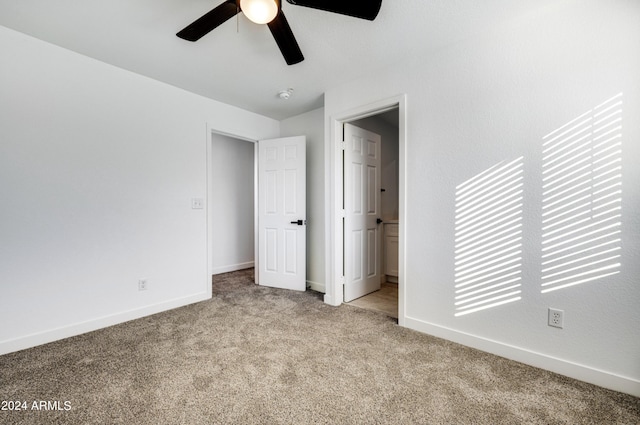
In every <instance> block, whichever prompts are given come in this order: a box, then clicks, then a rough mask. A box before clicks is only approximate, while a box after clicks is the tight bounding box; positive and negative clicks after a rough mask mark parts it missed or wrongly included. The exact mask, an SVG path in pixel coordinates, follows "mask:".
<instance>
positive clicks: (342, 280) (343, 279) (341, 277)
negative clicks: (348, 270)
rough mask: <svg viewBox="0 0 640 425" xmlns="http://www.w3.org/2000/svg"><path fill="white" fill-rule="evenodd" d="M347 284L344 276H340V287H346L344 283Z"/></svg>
mask: <svg viewBox="0 0 640 425" xmlns="http://www.w3.org/2000/svg"><path fill="white" fill-rule="evenodd" d="M345 282H346V280H345V278H344V276H340V285H342V286H344V283H345Z"/></svg>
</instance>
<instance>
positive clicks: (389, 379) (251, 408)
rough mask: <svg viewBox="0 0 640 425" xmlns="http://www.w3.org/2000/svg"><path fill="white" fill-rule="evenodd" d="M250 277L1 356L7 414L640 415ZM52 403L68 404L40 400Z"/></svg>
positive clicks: (23, 419)
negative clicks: (195, 298)
mask: <svg viewBox="0 0 640 425" xmlns="http://www.w3.org/2000/svg"><path fill="white" fill-rule="evenodd" d="M252 274H253V271H252V270H246V271H241V272H234V273H229V274H225V275H219V276H216V277H215V278H214V282H213V299H211V300H209V301H205V302H202V303H198V304H195V305H191V306H187V307H183V308H179V309H176V310H173V311H169V312H165V313H161V314H157V315H154V316H151V317H147V318H144V319H139V320H135V321H132V322H128V323H125V324H122V325H118V326H114V327H111V328H108V329H103V330H99V331H96V332H91V333H88V334H85V335H81V336H78V337H74V338H69V339H67V340H64V341H58V342H55V343H51V344H47V345H44V346H40V347H36V348H33V349H29V350H24V351H21V352H17V353H12V354H8V355H4V356H0V400H5V401H6V400H23V401H27V402H28V403H29V409H27V410H26V411H0V424H12V425H14V424H15V425H17V424H638V423H640V399H638V398H635V397H632V396H629V395H624V394H620V393H616V392H613V391H609V390H605V389H602V388H599V387H595V386H593V385H589V384H585V383H582V382H578V381H574V380H572V379H568V378H564V377H561V376H558V375H555V374H553V373H550V372H546V371H542V370H539V369H535V368H532V367H529V366H525V365H522V364H519V363H515V362H512V361H509V360H505V359H502V358H499V357H496V356H492V355H489V354H485V353H482V352H479V351H476V350H473V349H470V348H466V347H463V346H460V345H457V344H454V343H450V342H447V341H444V340H441V339H437V338H433V337H430V336H427V335H423V334H420V333H417V332H414V331H411V330H408V329H404V328H400V327H398V326H397V325H396V324H395V320H393V319H391V318H389V317H388V316H386V315H385V314H383V313H376V312H372V311H367V310H363V309H358V308H355V307H350V306H346V305H344V306H341V307H339V308H335V307H330V306H327V305H325V304H323V303H322V301H321V297H320V294H317V293H314V292H310V291H308V292H305V293H298V292H290V291H283V290H277V289H270V288H263V287H259V286H256V285H253V284H252V283H251V280H252V277H253V276H252ZM41 400H42V401H57V402H58V405H59V408H60V409H61V410H45V411H38V410H32V409H31V408H32V402H33V401H41ZM65 402H67V403H66V404H65ZM54 406H56V404H55V403H51V404H50V407H54ZM67 407H69V408H70V409H69V410H65V409H66V408H67Z"/></svg>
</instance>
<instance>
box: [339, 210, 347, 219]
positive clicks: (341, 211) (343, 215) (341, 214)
mask: <svg viewBox="0 0 640 425" xmlns="http://www.w3.org/2000/svg"><path fill="white" fill-rule="evenodd" d="M346 216H347V214H346V213H345V212H344V210H340V218H345V217H346Z"/></svg>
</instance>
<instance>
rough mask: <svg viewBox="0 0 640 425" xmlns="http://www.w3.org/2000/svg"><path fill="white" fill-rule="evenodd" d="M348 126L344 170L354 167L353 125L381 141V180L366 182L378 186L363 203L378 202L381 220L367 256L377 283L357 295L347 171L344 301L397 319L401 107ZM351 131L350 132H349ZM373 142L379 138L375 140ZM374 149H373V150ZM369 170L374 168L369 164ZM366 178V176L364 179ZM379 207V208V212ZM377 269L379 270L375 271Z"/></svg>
mask: <svg viewBox="0 0 640 425" xmlns="http://www.w3.org/2000/svg"><path fill="white" fill-rule="evenodd" d="M345 126H347V129H346V130H345V142H346V143H345V159H344V161H343V162H344V165H343V167H344V169H345V171H346V170H348V169H349V168H351V166H350V165H349V162H350V161H353V159H351V157H352V156H353V155H352V154H351V153H350V152H349V151H348V149H349V144H350V143H349V141H348V140H347V139H349V138H350V137H351V138H352V137H354V136H353V134H354V133H353V131H352V130H351V129H352V128H353V127H356V128H358V129H361V130H363V131H357V133H356V134H358V135H359V134H360V133H364V134H369V137H368V138H367V140H370V139H374V138H375V139H376V140H379V144H380V147H379V152H378V154H377V155H378V158H377V161H376V164H375V165H376V167H375V169H377V170H378V171H377V173H376V174H379V177H378V179H375V180H377V181H374V179H371V181H370V182H365V183H366V184H371V185H372V186H374V187H373V188H372V189H370V190H363V191H362V192H363V193H364V194H366V195H365V198H366V199H364V200H363V203H364V204H365V205H369V206H371V207H373V206H374V205H375V204H378V205H377V206H376V208H375V209H372V212H373V213H374V217H372V218H373V219H375V220H376V221H377V223H376V222H372V225H371V229H372V230H373V231H372V232H370V233H371V234H372V235H375V247H374V251H373V252H371V253H370V254H369V257H375V258H371V259H365V261H364V262H369V261H372V262H373V264H374V265H375V267H371V265H368V264H367V265H364V269H365V270H367V269H369V270H370V271H371V272H372V273H373V274H372V277H373V278H374V279H375V280H376V282H375V286H372V287H371V288H370V289H369V290H366V291H362V292H364V293H363V296H361V297H355V299H354V289H355V288H351V287H350V285H353V282H352V278H351V276H350V274H351V272H350V270H349V266H350V262H351V261H352V258H351V257H350V255H349V252H351V250H352V248H351V244H350V243H349V241H350V237H349V234H350V233H351V232H350V231H349V229H352V228H353V225H351V224H350V223H349V220H350V219H353V218H354V217H352V214H351V212H350V208H349V204H350V202H349V199H350V196H352V195H350V192H351V191H350V190H349V187H350V186H351V185H352V184H353V183H352V182H350V178H351V173H349V172H345V174H344V181H343V188H344V190H343V193H344V194H345V195H344V196H345V207H346V208H345V236H344V237H345V269H346V270H345V291H344V300H345V302H348V303H349V304H350V305H353V306H356V307H361V308H365V309H369V310H375V311H381V312H384V313H386V314H387V315H389V316H391V317H394V318H397V317H398V226H399V212H398V209H399V208H398V207H399V197H398V189H399V176H398V162H399V143H398V140H399V131H398V126H399V119H398V108H394V109H390V110H388V111H383V112H380V113H378V114H376V115H372V116H370V117H367V118H361V119H357V120H353V121H349V122H348V123H345ZM347 130H349V131H347ZM371 142H372V143H374V142H375V140H372V141H371ZM370 151H371V152H373V149H370ZM369 170H370V172H371V170H374V168H372V167H369ZM360 180H362V179H360ZM375 210H377V211H375ZM374 268H375V270H374Z"/></svg>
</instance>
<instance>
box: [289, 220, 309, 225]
mask: <svg viewBox="0 0 640 425" xmlns="http://www.w3.org/2000/svg"><path fill="white" fill-rule="evenodd" d="M305 221H306V220H296V221H292V222H291V224H297V225H298V226H302V225H303V224H305Z"/></svg>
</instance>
